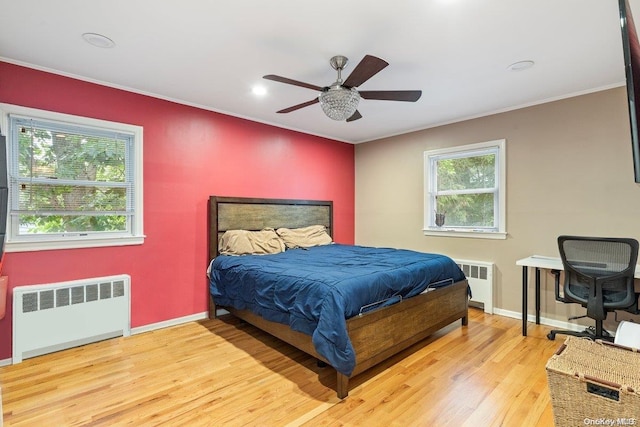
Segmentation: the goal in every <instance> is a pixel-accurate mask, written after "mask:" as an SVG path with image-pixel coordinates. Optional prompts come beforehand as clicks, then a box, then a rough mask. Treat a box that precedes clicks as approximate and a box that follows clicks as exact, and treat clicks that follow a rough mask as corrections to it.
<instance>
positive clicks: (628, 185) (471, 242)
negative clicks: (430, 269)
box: [355, 88, 640, 321]
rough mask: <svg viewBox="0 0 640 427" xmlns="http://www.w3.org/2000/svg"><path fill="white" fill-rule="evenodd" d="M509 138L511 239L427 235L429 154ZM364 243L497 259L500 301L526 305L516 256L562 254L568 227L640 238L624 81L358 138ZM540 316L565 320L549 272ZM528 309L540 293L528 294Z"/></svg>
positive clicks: (516, 307)
mask: <svg viewBox="0 0 640 427" xmlns="http://www.w3.org/2000/svg"><path fill="white" fill-rule="evenodd" d="M495 139H506V141H507V143H506V147H507V148H506V149H507V232H508V238H507V239H506V240H487V239H470V238H454V237H433V236H424V235H423V233H422V227H423V152H424V151H425V150H430V149H435V148H442V147H450V146H456V145H462V144H469V143H476V142H484V141H490V140H495ZM355 159H356V208H355V210H356V217H355V218H356V219H355V223H356V228H355V230H356V237H355V240H356V244H362V245H371V246H392V247H399V248H408V249H414V250H418V251H423V252H441V253H445V254H447V255H449V256H451V257H453V258H459V259H469V260H478V261H492V262H494V263H495V265H496V271H495V277H496V278H497V280H496V288H495V290H494V300H495V301H494V305H495V307H496V308H498V309H502V310H506V311H510V312H513V314H518V315H519V313H520V312H521V278H522V272H521V269H520V267H517V266H516V265H515V262H516V260H517V259H520V258H524V257H526V256H529V255H531V254H538V255H548V256H558V249H557V244H556V238H557V236H558V235H560V234H577V235H599V236H628V237H634V238H636V239H638V240H640V215H638V214H639V213H640V185H637V184H635V183H634V181H633V166H632V162H631V143H630V138H629V124H628V113H627V104H626V94H625V91H624V88H616V89H612V90H607V91H602V92H597V93H593V94H589V95H584V96H580V97H575V98H570V99H566V100H561V101H556V102H552V103H547V104H544V105H539V106H534V107H528V108H523V109H520V110H516V111H511V112H507V113H502V114H496V115H492V116H489V117H483V118H479V119H474V120H468V121H465V122H461V123H455V124H451V125H447V126H441V127H438V128H433V129H427V130H424V131H419V132H414V133H411V134H406V135H401V136H397V137H393V138H388V139H384V140H379V141H373V142H369V143H364V144H359V145H357V146H356V157H355ZM543 291H544V292H543V301H542V316H543V317H547V318H551V319H557V320H562V321H564V320H566V317H567V315H568V314H574V313H583V312H584V310H583V309H581V308H580V307H575V306H574V305H571V308H569V309H567V308H566V306H565V305H563V304H558V303H556V302H555V301H554V297H553V281H552V276H551V275H550V274H544V275H543ZM529 295H530V298H529V302H530V305H529V314H531V313H532V312H533V298H532V295H533V292H532V288H530V292H529Z"/></svg>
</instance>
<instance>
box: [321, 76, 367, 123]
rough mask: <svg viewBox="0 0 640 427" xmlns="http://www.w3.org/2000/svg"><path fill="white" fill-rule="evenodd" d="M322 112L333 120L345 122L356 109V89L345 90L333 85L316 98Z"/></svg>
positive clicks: (357, 101) (358, 98) (357, 99)
mask: <svg viewBox="0 0 640 427" xmlns="http://www.w3.org/2000/svg"><path fill="white" fill-rule="evenodd" d="M318 99H319V101H320V107H322V111H324V113H325V114H326V115H327V117H329V118H330V119H333V120H339V121H342V120H347V119H348V118H349V117H351V116H353V114H354V113H355V112H356V110H357V109H358V103H359V102H360V94H359V93H358V91H357V90H356V88H354V87H352V88H351V89H347V88H346V87H343V86H340V85H333V86H331V87H329V88H327V89H325V90H323V91H322V92H320V95H319V96H318Z"/></svg>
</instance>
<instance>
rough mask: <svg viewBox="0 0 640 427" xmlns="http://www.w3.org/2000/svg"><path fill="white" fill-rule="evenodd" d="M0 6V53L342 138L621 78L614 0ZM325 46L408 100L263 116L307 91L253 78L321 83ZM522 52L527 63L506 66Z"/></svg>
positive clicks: (529, 101) (62, 1)
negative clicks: (104, 41)
mask: <svg viewBox="0 0 640 427" xmlns="http://www.w3.org/2000/svg"><path fill="white" fill-rule="evenodd" d="M631 1H632V4H633V7H634V11H635V8H636V6H640V5H639V4H638V3H639V2H640V0H631ZM0 11H1V12H0V59H1V60H4V61H7V62H11V63H16V64H20V65H26V66H30V67H33V68H38V69H43V70H47V71H51V72H54V73H59V74H62V75H68V76H73V77H76V78H80V79H83V80H88V81H93V82H97V83H101V84H105V85H109V86H113V87H118V88H124V89H127V90H132V91H135V92H139V93H144V94H148V95H152V96H156V97H159V98H163V99H169V100H173V101H176V102H180V103H184V104H188V105H194V106H198V107H201V108H205V109H208V110H212V111H218V112H222V113H225V114H230V115H232V116H237V117H243V118H247V119H250V120H255V121H258V122H262V123H268V124H271V125H274V126H279V127H283V128H287V129H294V130H298V131H301V132H305V133H309V134H314V135H320V136H325V137H328V138H332V139H336V140H340V141H347V142H351V143H359V142H364V141H371V140H374V139H379V138H383V137H387V136H392V135H397V134H401V133H405V132H409V131H413V130H419V129H425V128H429V127H433V126H437V125H441V124H445V123H452V122H455V121H460V120H465V119H469V118H473V117H479V116H483V115H487V114H491V113H495V112H500V111H506V110H510V109H514V108H519V107H522V106H527V105H533V104H537V103H541V102H546V101H550V100H555V99H560V98H564V97H568V96H574V95H578V94H581V93H588V92H592V91H597V90H602V89H607V88H611V87H616V86H621V85H623V84H624V69H623V59H622V47H621V35H620V21H619V15H618V1H617V0H395V1H389V0H378V1H371V0H349V1H337V0H323V1H318V0H307V1H300V0H274V1H265V0H243V1H240V0H235V1H230V0H229V1H219V0H218V1H216V0H180V1H178V0H173V1H170V0H160V1H159V0H47V1H44V0H0ZM635 16H637V17H639V18H640V11H638V12H637V13H635ZM86 32H93V33H99V34H103V35H105V36H107V37H109V38H111V39H112V40H113V41H114V42H115V43H116V46H115V47H113V48H110V49H103V48H97V47H94V46H91V45H89V44H88V43H86V42H85V41H84V40H83V38H82V37H81V35H82V34H83V33H86ZM337 54H341V55H345V56H347V57H348V58H349V59H350V62H349V64H348V65H347V68H346V69H345V71H344V75H343V77H346V76H348V75H349V73H350V71H351V70H353V68H354V67H355V65H356V64H357V63H358V62H359V61H360V60H361V59H362V58H363V57H364V55H366V54H370V55H373V56H377V57H380V58H382V59H385V60H386V61H387V62H389V64H390V65H389V66H388V67H387V68H385V69H384V70H382V71H381V72H380V73H379V74H377V75H375V76H374V77H372V78H371V79H370V80H369V81H367V82H366V83H364V84H363V85H362V86H361V87H360V89H362V90H415V89H420V90H422V91H423V94H422V98H421V99H420V100H419V101H418V102H416V103H409V102H393V101H374V100H362V101H361V103H360V106H359V108H358V110H359V111H360V113H361V114H362V116H363V118H362V119H360V120H357V121H354V122H350V123H346V122H336V121H333V120H331V119H329V118H327V117H326V116H325V115H324V114H323V113H322V110H321V108H320V106H319V104H315V105H312V106H310V107H306V108H303V109H300V110H297V111H294V112H292V113H288V114H276V111H278V110H280V109H283V108H286V107H289V106H292V105H296V104H299V103H302V102H305V101H309V100H311V99H313V98H314V97H315V96H316V95H317V93H315V92H314V91H313V90H310V89H306V88H302V87H296V86H291V85H286V84H282V83H278V82H273V81H268V80H264V79H262V76H263V75H265V74H277V75H280V76H284V77H288V78H291V79H294V80H298V81H303V82H306V83H310V84H313V85H318V86H327V85H329V84H331V83H332V82H333V81H335V79H336V73H335V71H334V70H333V69H332V68H331V67H330V65H329V59H330V58H331V57H332V56H334V55H337ZM522 60H533V61H535V66H534V67H533V68H531V69H528V70H525V71H515V72H514V71H509V70H508V68H507V67H508V66H509V65H510V64H512V63H514V62H517V61H522ZM256 84H261V85H263V86H264V87H265V88H266V90H267V95H266V96H264V97H262V98H258V97H256V96H255V95H253V94H252V87H253V86H254V85H256ZM0 90H2V89H1V88H0Z"/></svg>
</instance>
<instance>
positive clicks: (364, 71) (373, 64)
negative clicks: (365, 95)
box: [342, 55, 389, 87]
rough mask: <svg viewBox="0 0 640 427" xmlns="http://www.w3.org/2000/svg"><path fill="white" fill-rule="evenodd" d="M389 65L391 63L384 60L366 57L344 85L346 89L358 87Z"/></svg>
mask: <svg viewBox="0 0 640 427" xmlns="http://www.w3.org/2000/svg"><path fill="white" fill-rule="evenodd" d="M387 65H389V63H388V62H387V61H385V60H384V59H380V58H376V57H375V56H371V55H365V57H364V58H362V61H360V63H359V64H358V65H356V68H354V70H353V71H352V72H351V74H350V75H349V77H347V80H345V81H344V83H343V84H342V85H343V86H346V87H358V86H360V85H361V84H362V83H364V82H366V81H367V80H369V79H370V78H371V77H373V76H375V75H376V74H377V73H379V72H380V71H381V70H382V69H383V68H385V67H386V66H387Z"/></svg>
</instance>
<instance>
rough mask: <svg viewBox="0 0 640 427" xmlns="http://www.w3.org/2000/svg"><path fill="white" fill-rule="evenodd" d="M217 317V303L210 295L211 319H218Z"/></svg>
mask: <svg viewBox="0 0 640 427" xmlns="http://www.w3.org/2000/svg"><path fill="white" fill-rule="evenodd" d="M217 317H218V315H217V312H216V303H215V301H213V297H212V296H211V294H209V319H216V318H217Z"/></svg>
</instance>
